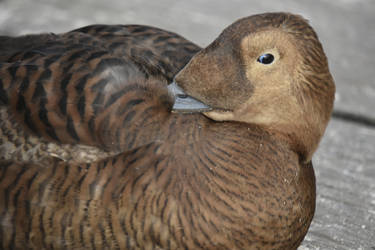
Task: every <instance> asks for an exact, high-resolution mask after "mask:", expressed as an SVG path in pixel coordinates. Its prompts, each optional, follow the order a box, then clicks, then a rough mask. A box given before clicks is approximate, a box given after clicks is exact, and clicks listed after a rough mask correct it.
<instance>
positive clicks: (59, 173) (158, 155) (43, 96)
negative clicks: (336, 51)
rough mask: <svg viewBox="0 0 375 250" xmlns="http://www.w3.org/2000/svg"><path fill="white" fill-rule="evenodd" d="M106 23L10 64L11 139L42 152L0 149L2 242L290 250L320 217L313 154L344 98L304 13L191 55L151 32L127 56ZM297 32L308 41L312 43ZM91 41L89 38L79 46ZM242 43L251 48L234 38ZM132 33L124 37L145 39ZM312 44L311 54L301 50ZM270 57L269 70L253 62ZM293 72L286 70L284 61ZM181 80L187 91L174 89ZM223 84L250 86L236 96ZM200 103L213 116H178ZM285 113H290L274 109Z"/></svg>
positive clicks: (5, 80)
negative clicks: (336, 99) (183, 105)
mask: <svg viewBox="0 0 375 250" xmlns="http://www.w3.org/2000/svg"><path fill="white" fill-rule="evenodd" d="M241 25H245V26H246V27H247V28H246V29H250V30H252V31H251V32H250V33H249V32H247V31H246V32H243V28H241V27H238V26H241ZM254 25H255V26H254ZM300 26H302V27H304V28H305V29H301V28H300ZM100 27H101V28H100V29H95V26H91V27H87V28H82V29H79V30H80V31H81V32H82V33H83V34H78V35H77V34H75V35H73V33H74V32H72V33H66V34H64V35H62V36H63V37H64V36H67V37H66V38H64V39H62V42H61V43H60V42H56V41H55V42H52V43H51V46H50V47H48V46H43V48H40V49H39V48H38V49H37V48H36V47H35V46H34V45H27V44H26V45H27V46H26V45H25V43H21V45H19V46H15V47H16V48H14V50H13V52H14V53H13V52H12V53H8V52H6V53H2V54H0V58H1V60H2V63H1V67H0V74H1V88H0V93H1V95H0V97H1V99H0V100H1V103H0V109H1V111H2V113H1V114H2V117H6V118H7V119H6V120H2V122H1V126H2V136H0V138H1V140H3V141H2V145H3V144H4V142H5V141H6V142H7V143H8V142H10V143H9V144H11V145H18V146H20V147H21V148H25V147H29V146H30V145H32V143H35V145H41V144H43V143H44V145H45V146H43V147H40V150H39V151H38V152H34V151H32V150H25V151H27V152H26V154H25V152H24V151H22V150H21V151H20V152H21V156H20V157H18V156H17V154H13V155H12V152H9V150H8V151H6V150H3V151H0V152H1V155H0V156H1V157H2V158H1V160H0V221H1V223H0V225H1V227H0V242H1V246H2V248H5V249H25V248H31V249H36V248H39V249H296V248H297V247H298V246H299V244H300V243H301V241H302V240H303V238H304V236H305V234H306V233H307V230H308V228H309V226H310V223H311V221H312V218H313V215H314V211H315V176H314V170H313V167H312V163H311V155H312V154H313V151H314V150H315V148H316V147H317V143H318V142H319V139H320V137H321V135H322V133H323V132H324V129H325V126H326V124H327V122H328V119H329V115H330V112H331V110H332V103H333V95H334V84H333V80H332V78H331V76H330V74H329V71H328V66H327V63H326V58H325V56H324V53H323V51H322V49H321V46H320V43H319V42H317V38H316V35H315V33H314V32H313V31H312V29H311V27H310V26H308V24H307V23H306V22H305V21H304V19H302V18H301V17H299V16H295V15H291V14H285V13H268V14H263V15H257V16H253V17H248V18H245V19H240V20H239V21H237V22H236V23H235V24H233V25H231V26H229V27H228V28H227V29H226V30H225V31H224V32H223V33H222V34H221V35H220V36H219V38H218V39H217V40H215V41H214V42H213V43H212V44H211V45H209V46H208V47H207V48H205V49H203V50H201V51H200V52H199V53H198V54H196V55H195V56H194V54H195V53H196V52H198V51H199V50H200V48H199V47H197V46H196V45H194V44H192V43H189V42H188V41H186V40H185V39H183V38H180V37H177V36H176V35H175V34H173V33H168V34H170V35H169V38H170V39H171V40H170V41H173V42H170V43H169V45H168V46H166V47H165V48H170V51H169V52H168V53H167V52H165V51H163V47H157V46H156V45H155V44H158V43H159V42H160V41H166V40H168V36H167V35H165V37H164V38H163V39H159V40H158V39H154V37H153V36H151V40H147V39H150V36H147V35H146V36H143V38H142V39H140V40H139V41H137V42H136V43H134V44H133V45H131V46H129V47H127V46H124V48H123V49H122V48H121V44H119V42H114V41H115V40H117V39H119V37H117V36H113V34H120V33H121V32H122V31H120V30H118V27H119V26H116V27H117V28H113V29H111V27H110V26H105V27H104V26H100ZM249 27H250V28H249ZM290 27H291V28H290ZM289 28H290V29H289ZM105 29H108V30H107V31H108V32H105V33H102V32H103V30H105ZM137 29H138V30H140V32H141V33H143V32H145V29H147V28H145V27H138V28H137ZM137 29H136V30H137ZM284 29H285V30H287V32H284ZM79 30H78V31H79ZM270 30H271V31H274V32H270ZM301 30H303V31H304V32H310V33H308V35H307V40H306V41H307V42H306V43H305V42H303V43H300V41H302V38H299V37H298V36H297V35H298V34H299V33H298V32H300V31H301ZM154 31H155V30H154V29H152V32H154ZM234 31H236V32H235V33H234V34H236V35H233V33H232V32H234ZM281 31H282V32H281ZM291 31H293V32H297V35H295V34H294V33H292V32H291ZM75 32H77V31H75ZM134 32H135V31H134ZM152 32H151V33H152ZM158 32H160V33H161V34H167V33H165V31H158ZM78 33H80V32H78ZM90 33H91V35H90V37H91V36H93V37H91V38H90V39H92V40H93V42H88V41H85V42H83V41H81V42H77V41H79V39H78V40H77V37H80V36H81V35H82V36H84V37H87V34H90ZM124 33H126V32H122V33H121V34H124ZM135 33H137V32H135ZM94 34H96V35H94ZM98 34H101V35H98ZM228 34H230V35H228ZM274 34H277V35H276V36H274ZM290 34H292V35H293V37H291V38H290V36H292V35H290ZM241 35H243V36H244V37H243V39H242V40H239V41H240V42H241V41H242V43H240V44H241V45H236V44H234V42H233V43H232V40H231V39H233V38H234V37H238V36H241ZM69 36H72V39H73V40H69V39H70V38H69ZM163 36H164V35H163ZM294 36H297V38H294ZM53 37H54V35H53ZM73 37H74V38H73ZM99 37H102V38H99ZM131 37H132V35H131V34H129V33H127V35H125V36H124V37H123V38H121V39H125V40H124V41H127V40H126V39H130V41H135V40H137V36H136V35H134V38H131ZM60 38H61V37H60ZM60 38H58V39H60ZM146 38H147V39H146ZM2 39H3V38H2ZM20 39H22V38H20ZM48 39H49V38H48ZM48 39H47V40H48ZM52 39H55V38H52ZM86 39H87V38H86ZM102 39H103V40H102ZM106 39H107V40H106ZM176 39H177V40H176ZM178 39H180V40H178ZM228 39H229V40H228ZM288 39H290V40H288ZM94 40H95V41H96V40H99V41H101V43H99V44H95V43H94ZM260 40H261V41H263V40H265V41H266V46H264V48H263V47H262V46H263V45H262V44H260V43H258V42H259V41H260ZM72 41H76V42H72ZM150 41H154V42H155V41H156V42H155V43H152V42H150ZM178 41H180V42H178ZM243 41H245V42H243ZM290 41H292V42H290ZM142 43H143V44H144V46H143V45H142V48H144V49H145V50H147V48H148V50H147V51H151V52H150V53H152V54H153V55H158V56H155V57H153V56H150V58H151V59H150V61H147V60H145V59H147V58H148V56H146V57H145V56H143V55H144V54H145V53H147V52H145V50H143V49H141V50H138V51H140V53H136V50H133V55H132V56H130V54H131V53H132V52H131V48H132V46H135V47H136V46H140V44H142ZM310 43H312V44H313V45H316V44H317V46H316V48H315V47H313V46H310V47H309V50H306V51H307V52H306V51H305V50H303V49H304V48H305V47H303V46H305V44H308V45H310ZM8 44H10V43H9V41H7V42H3V47H6V46H8ZM15 44H16V43H15ZM46 44H49V42H47V43H45V44H44V45H46ZM110 44H115V45H113V46H112V49H110V47H111V46H110ZM126 44H127V43H125V45H126ZM242 44H245V45H246V46H245V48H242V47H241V46H242ZM248 44H249V45H248ZM252 44H254V45H252ZM250 45H251V46H254V48H252V47H251V46H250ZM24 46H26V47H28V46H31V47H33V48H32V49H25V47H24ZM55 46H56V47H55ZM170 46H171V47H170ZM299 46H300V47H299ZM306 46H307V45H306ZM48 48H50V49H48ZM51 48H53V49H51ZM77 48H78V49H77ZM184 48H185V49H184ZM233 48H235V49H233ZM296 48H301V52H299V50H296ZM7 51H10V50H7ZM15 51H18V52H15ZM129 51H130V52H129ZM244 51H245V52H248V51H252V53H248V54H246V53H245V54H244V53H242V52H244ZM289 51H292V52H295V51H296V53H297V54H291V55H288V53H286V52H289ZM240 52H241V53H240ZM265 52H266V53H267V54H271V53H272V54H271V55H272V57H274V58H275V62H272V63H271V64H270V65H263V63H262V61H260V60H259V59H258V61H257V58H258V57H259V55H264V54H265ZM310 52H311V53H312V54H313V56H316V57H317V58H318V59H319V60H317V63H319V64H318V65H317V66H316V65H315V66H314V67H311V68H310V65H309V63H310V62H311V61H312V59H311V58H307V59H309V60H306V61H305V60H304V58H305V57H303V56H302V55H309V54H308V53H310ZM181 53H182V54H181ZM299 53H300V54H299ZM304 53H306V54H304ZM148 54H149V53H148ZM150 55H151V54H150ZM160 55H166V56H161V57H159V56H160ZM228 55H229V56H230V59H229V61H233V62H236V63H238V65H241V67H242V66H243V68H238V70H236V69H233V68H230V66H231V65H232V67H235V66H236V65H237V64H235V63H231V64H227V63H226V59H225V58H227V56H228ZM244 55H250V56H251V58H241V56H242V57H244ZM153 58H155V60H154V59H153ZM190 58H191V60H190V61H189V59H190ZM289 58H292V59H293V60H289ZM158 59H160V60H158ZM209 59H212V60H209ZM313 59H314V60H315V59H316V58H315V57H313ZM236 60H241V63H239V62H237V61H236ZM314 60H313V61H314ZM188 61H189V63H188V64H187V65H186V66H184V65H185V64H186V63H187V62H188ZM207 62H211V64H210V63H207ZM259 62H260V64H259V65H258V63H259ZM290 62H292V63H293V65H292V66H293V68H292V70H290V66H288V65H287V66H288V67H284V65H285V64H288V63H290ZM294 63H296V65H295V66H294ZM298 63H299V64H298ZM166 65H167V66H166ZM210 65H211V66H210ZM225 65H227V66H226V67H225V69H226V68H228V70H225V71H222V72H221V73H220V72H219V73H218V72H217V71H218V70H219V71H220V70H221V69H223V68H222V66H225ZM200 66H201V67H200ZM61 69H63V70H61ZM205 69H206V70H205ZM310 69H311V70H310ZM253 70H256V72H255V73H252V72H253ZM314 70H315V71H316V72H315V71H314ZM226 72H228V74H226ZM264 72H265V73H267V74H265V73H264ZM280 72H282V74H280ZM306 72H307V73H306ZM317 72H318V73H317ZM216 73H217V74H216ZM310 73H311V74H313V75H314V77H313V78H310V76H309V74H310ZM210 74H212V76H213V77H210ZM236 74H238V75H236ZM273 76H277V77H280V76H281V77H280V78H277V81H276V80H275V79H276V78H273ZM284 76H285V77H284ZM263 77H268V78H267V79H266V80H264V79H263ZM283 77H284V78H283ZM172 78H174V79H175V81H176V82H177V84H178V85H179V86H180V87H181V89H182V90H183V91H184V92H186V93H187V95H186V96H185V95H176V94H173V93H171V91H170V86H171V84H170V85H168V83H169V82H170V81H171V80H172ZM225 79H227V80H228V81H230V82H232V83H233V84H234V85H233V86H237V85H239V84H242V85H243V86H242V87H241V89H242V90H243V93H240V94H239V97H238V98H235V97H236V96H237V95H238V93H237V92H236V91H237V90H236V89H235V91H230V89H231V88H230V86H229V85H228V84H229V83H226V82H225ZM315 81H316V82H315ZM215 83H225V84H224V85H219V86H218V85H215ZM261 83H263V84H261ZM302 83H303V84H302ZM294 84H296V86H294ZM276 85H277V88H275V86H276ZM25 86H26V87H25ZM263 88H266V89H263ZM284 90H286V91H285V92H284ZM225 91H226V92H227V93H225ZM275 91H278V92H275ZM262 93H267V95H265V97H266V98H265V99H263V100H262V99H261V95H262ZM278 93H280V95H278ZM285 93H289V94H290V96H289V97H290V98H287V99H286V100H285V99H284V94H285ZM268 94H269V95H268ZM275 96H281V97H280V99H274V98H275ZM190 97H194V98H196V99H197V100H199V101H202V102H203V103H205V104H207V105H209V106H210V107H212V108H213V109H212V110H210V111H207V110H205V111H202V110H198V111H194V110H193V111H192V110H189V112H188V113H186V112H182V111H181V110H180V108H178V109H177V108H176V107H175V105H176V103H177V101H178V100H180V99H189V100H190ZM319 98H320V99H319ZM218 99H219V100H221V101H220V102H219V101H218ZM316 99H318V100H319V102H316V101H315V100H316ZM284 104H285V105H286V107H288V108H287V110H288V113H280V112H284V111H283V109H280V107H282V106H283V105H284ZM272 105H274V106H273V107H274V110H276V111H275V112H269V110H270V107H271V106H272ZM324 105H325V106H324ZM323 106H324V109H323V108H321V107H323ZM252 107H257V108H256V109H252ZM289 107H290V108H289ZM188 108H189V107H188ZM254 110H255V111H254ZM271 110H272V109H271ZM172 111H173V112H172ZM245 111H246V114H245V115H243V114H244V112H245ZM306 113H308V114H309V116H307V118H305V117H304V116H303V114H306ZM280 117H281V118H280ZM289 117H297V118H298V119H297V118H296V119H289ZM311 117H312V118H314V119H315V118H316V119H318V120H317V121H315V120H314V122H310V121H311V120H310V119H312V118H311ZM270 121H271V122H270ZM9 124H10V125H9ZM9 127H10V129H9ZM301 128H303V129H304V130H303V131H302V132H301ZM298 129H299V130H298ZM4 131H5V132H4ZM9 131H10V132H9ZM12 131H13V132H12ZM14 131H15V132H14ZM291 131H292V132H291ZM303 132H305V133H303ZM317 136H318V138H316V137H317ZM4 138H5V139H4ZM31 142H32V143H31ZM17 143H18V144H17ZM25 145H26V146H25ZM16 148H17V147H16ZM30 148H33V146H30ZM13 149H14V148H13ZM4 152H5V153H4ZM25 155H26V156H25ZM67 155H68V156H67ZM16 156H17V157H16Z"/></svg>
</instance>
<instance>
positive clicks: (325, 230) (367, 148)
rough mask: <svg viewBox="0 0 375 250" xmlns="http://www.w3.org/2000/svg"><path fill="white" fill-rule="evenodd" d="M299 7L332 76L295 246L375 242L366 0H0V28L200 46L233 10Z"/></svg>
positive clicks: (235, 14) (374, 95)
mask: <svg viewBox="0 0 375 250" xmlns="http://www.w3.org/2000/svg"><path fill="white" fill-rule="evenodd" d="M272 11H288V12H293V13H298V14H301V15H303V16H304V17H305V18H307V19H309V20H310V23H311V25H312V26H313V27H314V28H315V30H316V31H317V33H318V35H319V37H320V40H321V42H322V44H323V47H324V49H325V51H326V54H327V56H328V58H329V63H330V68H331V73H332V74H333V77H334V79H335V81H336V86H337V94H336V102H335V116H334V117H333V119H332V120H331V122H330V125H329V127H328V129H327V132H326V135H325V137H324V138H323V141H322V143H321V145H320V148H319V150H318V152H317V153H316V154H315V156H314V159H313V163H314V166H315V172H316V176H317V209H316V215H315V218H314V221H313V223H312V226H311V228H310V230H309V233H308V235H307V236H306V238H305V241H304V242H303V244H302V246H301V247H300V248H299V249H370V250H374V249H375V237H374V236H375V28H374V27H375V1H374V0H335V1H332V0H315V1H311V0H310V1H308V0H284V1H276V0H263V1H255V0H232V1H225V0H206V1H198V0H190V1H173V0H159V1H145V0H127V1H126V0H106V1H103V0H64V1H59V0H0V35H14V36H15V35H20V34H27V33H40V32H54V33H60V32H66V31H69V30H72V29H75V28H78V27H81V26H84V25H89V24H95V23H102V24H146V25H151V26H156V27H160V28H164V29H167V30H170V31H174V32H176V33H179V34H180V35H183V36H184V37H185V38H187V39H189V40H191V41H193V42H195V43H197V44H199V45H200V46H206V45H208V44H209V43H210V42H211V41H213V40H214V39H215V38H216V37H217V36H218V35H219V33H220V32H221V31H222V30H223V29H224V28H225V27H226V26H228V25H229V24H231V23H232V22H234V21H235V20H237V19H238V18H241V17H244V16H249V15H252V14H256V13H261V12H272Z"/></svg>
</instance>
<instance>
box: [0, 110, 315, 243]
mask: <svg viewBox="0 0 375 250" xmlns="http://www.w3.org/2000/svg"><path fill="white" fill-rule="evenodd" d="M160 124H162V125H163V126H162V127H163V128H164V130H165V131H163V129H161V131H163V133H162V134H159V138H158V139H157V140H155V141H154V142H152V143H149V144H147V145H144V146H139V147H136V148H135V149H133V150H129V151H128V152H126V153H121V154H118V155H115V156H112V157H108V158H106V159H104V160H101V161H98V162H94V163H90V164H81V165H74V166H72V165H69V164H66V163H61V162H56V163H54V164H52V165H50V166H48V168H46V167H41V166H39V165H37V164H14V163H13V164H7V163H2V166H1V169H0V171H1V175H0V176H2V177H3V178H2V179H1V190H3V192H2V195H1V204H2V206H1V207H2V209H1V217H2V225H3V226H2V237H3V238H2V239H3V240H2V242H3V243H2V244H3V247H4V248H14V247H15V248H24V247H31V248H44V249H49V248H56V249H63V248H71V249H81V248H100V249H106V248H108V249H116V248H120V249H154V248H156V249H250V248H254V249H255V248H257V247H259V248H262V249H274V248H275V249H292V248H296V247H297V246H298V245H299V244H300V242H301V241H302V239H303V237H304V235H305V234H306V232H307V229H308V227H309V225H310V222H311V220H312V216H313V214H314V209H315V179H314V172H313V168H312V166H311V164H306V165H300V164H299V160H298V156H297V155H296V154H295V153H293V152H292V151H290V149H288V148H287V147H286V145H283V144H282V143H279V142H277V141H276V140H275V139H274V138H273V137H272V135H269V134H267V133H265V132H264V131H263V130H262V129H261V128H257V127H251V126H243V124H235V125H233V124H217V123H215V122H212V121H210V120H208V119H207V118H204V117H203V118H202V116H201V115H185V116H182V117H181V116H177V115H173V116H172V117H170V118H168V119H167V120H166V121H164V123H160ZM165 128H168V129H165ZM171 128H178V130H177V129H176V130H174V129H171ZM164 133H165V134H164ZM270 155H274V156H275V157H270ZM265 161H266V163H265ZM21 215H22V216H21Z"/></svg>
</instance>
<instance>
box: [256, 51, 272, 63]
mask: <svg viewBox="0 0 375 250" xmlns="http://www.w3.org/2000/svg"><path fill="white" fill-rule="evenodd" d="M274 60H275V57H274V56H273V55H272V54H270V53H265V54H263V55H261V56H260V57H258V59H257V61H258V62H260V63H262V64H271V63H273V61H274Z"/></svg>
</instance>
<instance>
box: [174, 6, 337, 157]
mask: <svg viewBox="0 0 375 250" xmlns="http://www.w3.org/2000/svg"><path fill="white" fill-rule="evenodd" d="M176 84H177V86H176ZM170 88H174V89H175V90H174V92H175V93H177V98H176V104H175V106H174V111H175V112H183V111H186V110H188V111H190V112H194V111H197V112H202V113H203V114H204V115H205V116H207V117H208V118H210V119H212V120H215V121H237V122H244V123H247V124H255V125H259V126H262V127H264V128H266V129H267V130H268V131H271V133H273V132H274V134H275V135H277V136H280V137H281V138H282V140H285V141H287V143H289V144H290V147H291V148H292V149H293V150H294V151H296V152H297V153H298V154H299V156H300V159H301V160H302V161H303V162H309V161H310V160H311V157H312V154H313V153H314V151H315V150H316V148H317V146H318V144H319V141H320V138H321V137H322V135H323V134H324V131H325V128H326V126H327V124H328V121H329V118H330V115H331V112H332V108H333V101H334V93H335V85H334V81H333V78H332V76H331V74H330V72H329V68H328V62H327V58H326V56H325V54H324V51H323V48H322V46H321V44H320V42H319V40H318V37H317V35H316V33H315V32H314V30H313V29H312V27H311V26H310V25H309V24H308V22H307V21H306V20H305V19H303V18H302V17H301V16H298V15H293V14H288V13H265V14H260V15H255V16H250V17H246V18H243V19H240V20H238V21H236V22H235V23H233V24H232V25H230V26H229V27H227V28H226V29H225V30H224V31H223V32H222V33H221V34H220V36H219V37H218V38H217V39H216V40H215V41H214V42H212V43H211V44H210V45H209V46H208V47H206V48H205V49H203V50H201V51H200V52H199V53H198V54H196V55H195V56H194V57H193V58H192V59H191V61H190V62H189V63H188V64H187V65H186V66H185V67H184V68H183V69H182V70H181V71H180V72H179V73H178V74H177V75H176V77H175V83H174V84H172V85H170ZM176 89H177V91H176ZM189 97H192V98H193V99H190V98H189ZM190 100H192V102H190ZM198 100H199V101H198ZM191 103H194V105H196V106H190V104H191Z"/></svg>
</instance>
